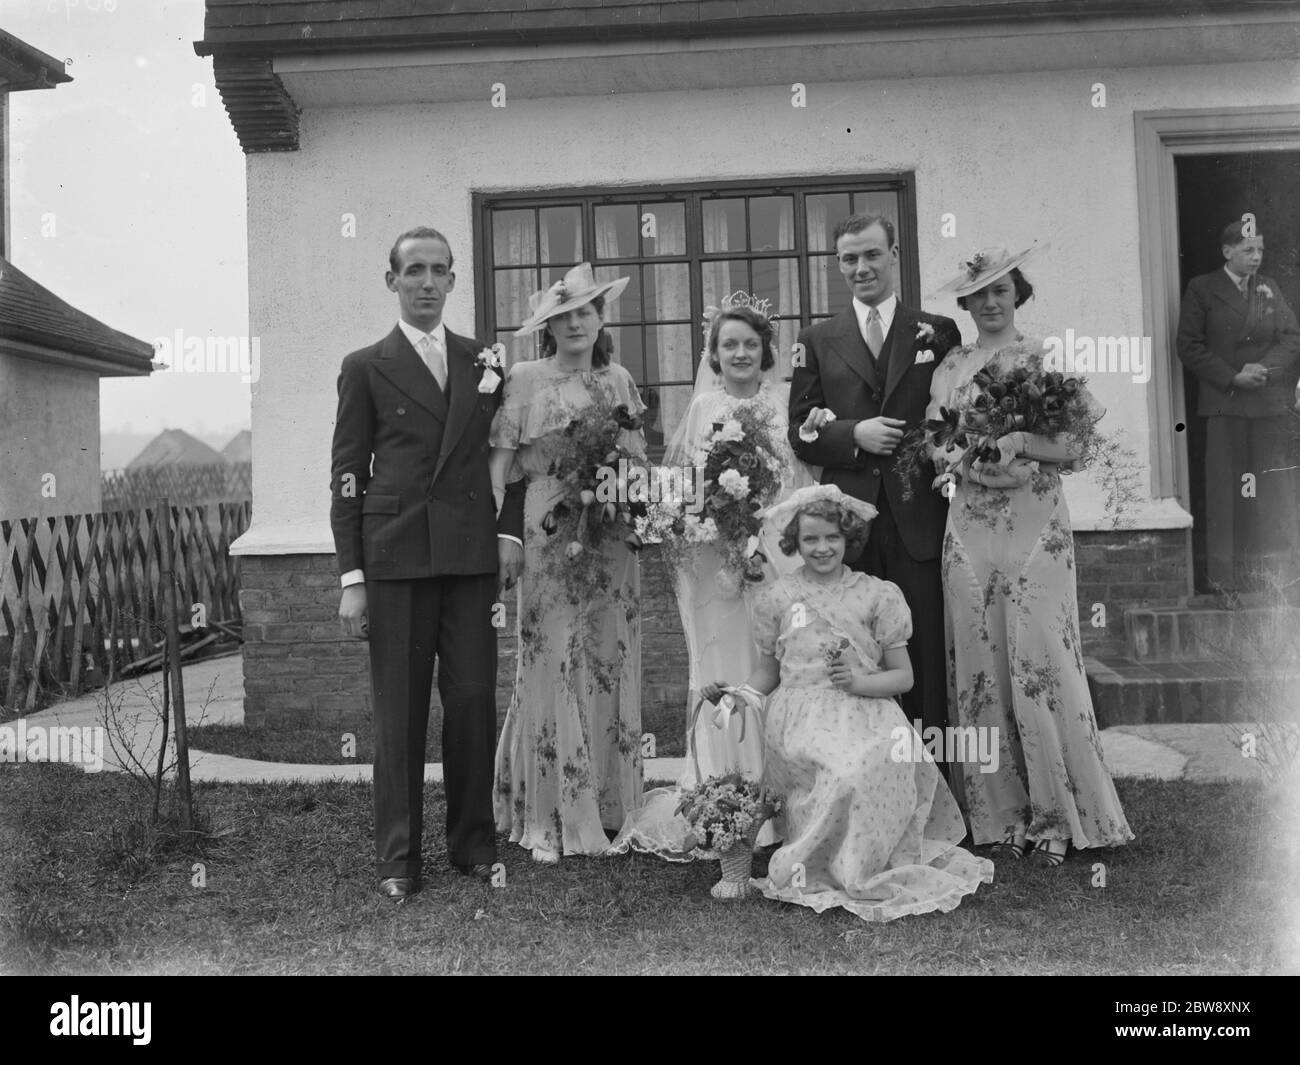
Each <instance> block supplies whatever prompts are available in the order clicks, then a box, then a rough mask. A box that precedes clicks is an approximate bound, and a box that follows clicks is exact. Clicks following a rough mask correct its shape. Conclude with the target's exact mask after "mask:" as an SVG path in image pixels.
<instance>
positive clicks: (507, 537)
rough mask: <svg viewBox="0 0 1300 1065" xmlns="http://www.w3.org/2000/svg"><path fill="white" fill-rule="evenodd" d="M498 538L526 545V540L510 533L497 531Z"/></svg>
mask: <svg viewBox="0 0 1300 1065" xmlns="http://www.w3.org/2000/svg"><path fill="white" fill-rule="evenodd" d="M497 539H498V540H509V541H510V542H511V543H512V544H518V545H519V546H520V547H523V546H524V542H523V541H522V540H521V539H519V537H517V536H511V535H510V534H509V533H497Z"/></svg>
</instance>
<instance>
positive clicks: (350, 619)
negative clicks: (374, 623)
mask: <svg viewBox="0 0 1300 1065" xmlns="http://www.w3.org/2000/svg"><path fill="white" fill-rule="evenodd" d="M339 622H340V623H341V624H342V625H343V631H344V632H345V633H346V634H347V635H349V636H351V637H353V638H354V639H357V640H366V639H369V638H370V618H369V615H368V614H367V613H366V586H365V584H364V583H362V584H349V585H348V586H347V587H346V588H344V589H343V598H342V599H341V600H340V601H339Z"/></svg>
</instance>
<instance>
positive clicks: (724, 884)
mask: <svg viewBox="0 0 1300 1065" xmlns="http://www.w3.org/2000/svg"><path fill="white" fill-rule="evenodd" d="M737 694H739V692H737ZM737 701H738V703H739V704H740V706H741V709H740V711H739V712H740V713H741V714H742V715H744V714H746V713H747V712H748V711H749V710H751V709H752V710H753V711H754V713H755V714H757V712H758V711H757V707H756V706H755V705H754V703H752V702H751V701H750V700H749V699H748V698H744V697H743V696H742V697H741V698H740V699H738V700H737ZM704 702H705V700H704V699H703V698H701V699H699V701H698V702H696V704H695V710H694V711H693V712H692V714H691V755H692V758H693V759H694V762H695V775H696V778H697V779H698V778H699V776H700V760H699V751H698V750H697V748H696V746H695V724H696V722H697V721H698V719H699V715H700V710H701V708H702V707H703V706H704ZM744 728H745V722H744V717H743V716H742V719H741V729H742V738H743V730H744ZM781 806H782V803H781V800H780V798H779V797H776V796H774V795H772V794H771V793H770V792H769V791H768V790H767V789H766V788H764V787H762V786H761V785H760V784H759V783H758V782H757V781H755V780H750V779H748V778H746V777H744V776H742V775H741V774H740V773H739V772H731V773H726V774H724V775H722V776H713V777H710V778H709V779H708V780H704V781H701V783H699V784H697V785H696V786H695V787H694V788H692V789H691V790H690V791H688V792H686V793H685V794H684V795H683V796H682V801H681V803H680V804H679V805H678V807H677V812H678V813H679V814H681V815H682V816H683V817H684V818H685V819H686V821H687V823H688V824H689V825H690V827H691V833H692V834H693V835H694V836H695V838H696V839H697V840H698V841H699V845H698V847H697V848H696V850H697V853H699V855H700V856H701V857H706V858H707V857H713V858H717V859H718V860H719V862H720V863H721V865H722V879H721V880H719V881H718V882H717V883H716V884H714V885H713V888H712V889H711V890H710V894H711V895H712V896H713V897H714V898H715V899H743V898H744V897H745V896H746V895H748V894H749V893H750V891H751V890H752V888H751V886H750V883H749V878H750V874H751V872H752V870H753V861H754V841H755V840H757V839H758V833H759V831H760V830H761V829H762V827H763V825H764V824H765V823H766V822H767V821H768V819H769V818H771V817H774V816H775V815H776V814H778V813H780V811H781Z"/></svg>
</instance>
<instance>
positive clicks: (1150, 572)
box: [1074, 529, 1191, 656]
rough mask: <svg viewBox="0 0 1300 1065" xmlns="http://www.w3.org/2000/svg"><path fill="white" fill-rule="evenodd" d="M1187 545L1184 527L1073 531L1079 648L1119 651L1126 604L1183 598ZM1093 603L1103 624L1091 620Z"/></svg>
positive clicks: (1162, 602)
mask: <svg viewBox="0 0 1300 1065" xmlns="http://www.w3.org/2000/svg"><path fill="white" fill-rule="evenodd" d="M1190 550H1191V548H1190V545H1189V542H1188V531H1187V530H1186V529H1159V530H1154V531H1141V532H1129V531H1124V530H1120V531H1117V532H1077V533H1075V534H1074V562H1075V568H1076V571H1077V575H1078V591H1079V628H1080V635H1081V636H1082V638H1083V653H1084V654H1085V655H1092V656H1104V655H1118V654H1123V653H1124V648H1125V640H1124V608H1125V607H1131V606H1143V605H1155V604H1159V605H1173V604H1176V603H1178V602H1180V601H1184V600H1185V599H1186V597H1187V587H1188V586H1187V574H1188V566H1189V565H1190V561H1191V557H1190ZM1098 605H1100V606H1102V607H1104V608H1105V611H1104V621H1105V624H1104V625H1103V626H1102V627H1096V626H1094V625H1093V617H1094V614H1098V615H1099V614H1100V612H1099V611H1097V609H1096V608H1097V606H1098Z"/></svg>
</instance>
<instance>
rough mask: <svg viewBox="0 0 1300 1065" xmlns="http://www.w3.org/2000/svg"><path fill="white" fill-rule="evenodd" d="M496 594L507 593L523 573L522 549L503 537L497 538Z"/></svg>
mask: <svg viewBox="0 0 1300 1065" xmlns="http://www.w3.org/2000/svg"><path fill="white" fill-rule="evenodd" d="M497 571H498V573H499V574H500V576H499V577H498V578H497V594H498V595H500V594H501V593H502V592H508V591H510V589H511V588H513V587H514V586H515V582H516V581H517V580H519V574H521V573H523V571H524V549H523V548H522V547H520V546H519V545H518V544H517V543H515V542H514V541H513V540H507V539H506V538H505V537H504V536H498V537H497Z"/></svg>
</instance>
